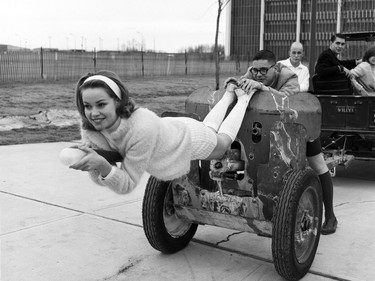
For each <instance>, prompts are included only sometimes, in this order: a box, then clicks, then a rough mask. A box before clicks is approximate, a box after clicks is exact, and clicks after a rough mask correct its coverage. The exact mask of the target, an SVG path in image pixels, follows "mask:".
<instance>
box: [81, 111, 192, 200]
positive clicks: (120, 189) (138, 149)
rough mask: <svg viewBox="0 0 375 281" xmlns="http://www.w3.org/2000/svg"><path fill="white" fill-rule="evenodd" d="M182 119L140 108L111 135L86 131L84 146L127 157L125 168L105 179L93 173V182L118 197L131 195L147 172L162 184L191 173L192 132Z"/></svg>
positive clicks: (112, 172)
mask: <svg viewBox="0 0 375 281" xmlns="http://www.w3.org/2000/svg"><path fill="white" fill-rule="evenodd" d="M179 119H180V118H160V117H158V116H157V115H156V114H155V113H153V112H152V111H150V110H148V109H145V108H139V109H137V110H136V111H135V112H133V113H132V115H131V116H130V117H129V118H128V119H121V122H120V125H119V127H118V128H117V130H116V131H114V132H113V133H111V134H108V135H107V134H106V135H104V134H103V133H101V132H98V131H90V130H82V140H83V142H88V143H90V144H91V146H92V147H93V148H100V149H106V150H113V151H118V152H119V153H120V154H121V155H122V156H123V157H124V160H123V162H122V163H121V168H117V167H113V168H112V171H111V172H110V174H109V175H107V177H105V179H102V178H101V177H100V175H99V173H98V172H96V171H92V172H90V176H91V178H92V179H93V180H94V181H95V182H96V183H98V184H100V185H105V186H107V187H109V188H110V189H112V190H113V191H115V192H117V193H128V192H130V191H132V190H133V189H134V187H135V186H136V185H137V183H138V181H139V179H140V177H141V176H142V174H143V173H144V172H145V171H147V172H148V173H150V174H151V175H153V176H155V177H157V178H159V179H161V180H172V179H175V178H177V177H180V176H182V175H184V174H186V173H188V172H189V170H190V160H191V154H192V152H191V150H192V141H191V134H192V131H191V130H189V129H188V128H187V126H186V124H185V123H184V122H181V120H179ZM197 122H198V121H197Z"/></svg>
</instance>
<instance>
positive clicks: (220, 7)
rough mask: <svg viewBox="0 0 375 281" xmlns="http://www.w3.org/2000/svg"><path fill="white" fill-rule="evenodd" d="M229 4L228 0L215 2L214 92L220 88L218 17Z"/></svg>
mask: <svg viewBox="0 0 375 281" xmlns="http://www.w3.org/2000/svg"><path fill="white" fill-rule="evenodd" d="M229 2H230V0H217V3H218V9H217V18H216V34H215V47H214V55H215V77H216V90H218V89H219V88H220V86H219V84H220V50H219V48H218V39H219V24H220V16H221V12H222V11H223V9H224V8H225V6H226V5H227V4H228V3H229Z"/></svg>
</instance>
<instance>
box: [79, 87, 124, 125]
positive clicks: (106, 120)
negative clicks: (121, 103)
mask: <svg viewBox="0 0 375 281" xmlns="http://www.w3.org/2000/svg"><path fill="white" fill-rule="evenodd" d="M82 100H83V106H84V108H85V116H86V118H87V119H88V120H89V122H90V123H91V124H92V125H93V126H94V128H95V129H96V130H98V131H103V130H108V129H113V130H114V129H116V128H117V126H118V125H119V122H120V118H119V116H118V115H117V113H116V101H115V100H114V99H113V98H112V97H110V96H109V95H108V94H107V92H106V91H105V89H104V88H88V89H85V90H83V91H82Z"/></svg>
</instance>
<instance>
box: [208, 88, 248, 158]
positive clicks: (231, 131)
mask: <svg viewBox="0 0 375 281" xmlns="http://www.w3.org/2000/svg"><path fill="white" fill-rule="evenodd" d="M236 95H237V98H238V100H237V103H236V105H235V106H234V107H233V109H232V110H231V112H230V113H229V114H228V116H227V117H226V118H225V119H224V121H223V123H222V124H221V126H220V128H219V131H218V134H217V145H216V147H215V149H214V150H213V152H212V153H211V155H210V156H209V157H208V159H218V158H221V157H223V155H224V153H225V152H226V151H227V149H228V148H229V146H230V145H231V143H232V142H233V141H234V140H235V139H236V136H237V134H238V131H239V130H240V127H241V124H242V120H243V118H244V116H245V112H246V108H247V106H248V104H249V101H250V99H251V97H252V93H251V94H246V93H245V92H244V91H243V90H242V89H237V90H236Z"/></svg>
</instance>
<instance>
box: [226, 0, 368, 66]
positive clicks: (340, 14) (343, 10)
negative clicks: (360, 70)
mask: <svg viewBox="0 0 375 281" xmlns="http://www.w3.org/2000/svg"><path fill="white" fill-rule="evenodd" d="M315 1H316V33H315V34H316V52H317V53H320V52H321V51H323V50H324V49H326V48H327V47H328V46H329V42H330V41H329V40H330V37H331V35H332V34H334V33H336V32H340V33H351V32H361V31H362V32H367V31H375V20H374V18H375V1H374V0H356V1H349V0H315ZM312 2H313V0H251V1H249V0H231V1H230V2H229V3H228V6H227V7H226V9H227V28H226V36H227V38H226V46H225V51H226V56H231V57H232V58H240V59H242V60H249V59H251V57H252V55H253V54H255V53H256V52H257V51H258V50H260V49H269V50H272V51H273V52H274V53H275V54H276V56H277V58H278V59H283V58H286V57H287V56H288V50H289V46H290V45H291V43H292V42H294V41H300V42H301V43H302V44H303V45H304V47H305V57H308V56H309V44H310V20H311V4H312ZM369 44H371V42H370V43H366V42H362V43H360V42H355V43H354V42H350V43H349V44H348V45H349V46H354V47H350V48H347V51H346V52H345V53H344V56H346V57H353V56H355V55H356V54H357V56H358V53H361V52H362V51H364V50H365V49H366V48H367V47H368V45H369ZM372 44H374V42H372Z"/></svg>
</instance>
